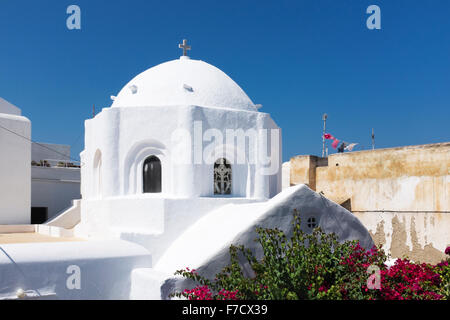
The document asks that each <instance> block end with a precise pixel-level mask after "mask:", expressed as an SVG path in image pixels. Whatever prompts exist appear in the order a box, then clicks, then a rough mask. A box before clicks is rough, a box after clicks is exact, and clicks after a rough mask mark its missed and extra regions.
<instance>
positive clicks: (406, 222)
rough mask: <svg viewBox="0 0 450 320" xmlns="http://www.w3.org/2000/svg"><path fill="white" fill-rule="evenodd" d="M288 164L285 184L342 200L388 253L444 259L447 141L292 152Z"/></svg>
mask: <svg viewBox="0 0 450 320" xmlns="http://www.w3.org/2000/svg"><path fill="white" fill-rule="evenodd" d="M327 160H328V161H327ZM290 165H291V170H290V183H291V185H295V184H300V183H304V184H308V185H309V186H310V187H311V188H312V189H314V190H316V191H317V192H320V193H322V194H323V195H324V196H325V197H327V198H328V199H331V200H333V201H335V202H336V203H338V204H343V205H344V206H345V207H346V208H347V209H349V210H351V211H352V212H354V214H355V215H356V216H358V218H359V219H360V220H361V221H362V222H363V224H365V226H366V227H367V229H369V231H370V232H371V233H372V235H373V237H374V240H375V241H376V242H377V244H382V245H384V246H385V249H387V250H388V251H389V252H391V254H392V255H393V256H394V257H402V255H407V256H409V257H410V258H411V259H414V258H415V259H419V260H427V261H429V262H435V261H437V260H439V259H440V258H442V257H444V255H443V253H442V252H443V250H445V247H446V246H447V245H450V196H449V193H450V175H449V172H450V143H440V144H431V145H422V146H411V147H400V148H392V149H379V150H374V151H372V150H370V151H360V152H352V153H343V154H333V155H331V156H329V157H328V159H322V158H318V157H314V156H298V157H295V158H292V159H291V161H290ZM433 250H435V251H433ZM441 253H442V254H441Z"/></svg>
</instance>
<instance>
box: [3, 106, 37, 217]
mask: <svg viewBox="0 0 450 320" xmlns="http://www.w3.org/2000/svg"><path fill="white" fill-rule="evenodd" d="M12 111H14V110H12ZM0 126H2V127H3V128H0V154H1V156H0V224H28V223H30V221H31V214H30V211H31V179H30V176H31V144H30V140H29V139H30V138H31V122H30V121H29V120H28V119H27V118H25V117H22V116H19V115H14V114H4V113H0ZM5 128H6V129H8V130H10V131H12V132H14V133H16V134H14V133H11V132H10V131H8V130H5Z"/></svg>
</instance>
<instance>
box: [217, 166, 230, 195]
mask: <svg viewBox="0 0 450 320" xmlns="http://www.w3.org/2000/svg"><path fill="white" fill-rule="evenodd" d="M231 178H232V176H231V165H230V163H229V162H228V160H227V159H223V158H222V159H219V160H217V161H216V163H215V164H214V194H231V191H232V190H231Z"/></svg>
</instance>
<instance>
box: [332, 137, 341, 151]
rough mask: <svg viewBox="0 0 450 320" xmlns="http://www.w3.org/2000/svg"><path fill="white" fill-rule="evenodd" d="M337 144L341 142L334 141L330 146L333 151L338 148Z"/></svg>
mask: <svg viewBox="0 0 450 320" xmlns="http://www.w3.org/2000/svg"><path fill="white" fill-rule="evenodd" d="M339 142H341V141H339V140H338V139H334V142H333V144H332V145H331V146H332V147H333V149H336V148H337V147H338V145H339Z"/></svg>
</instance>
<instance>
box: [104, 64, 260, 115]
mask: <svg viewBox="0 0 450 320" xmlns="http://www.w3.org/2000/svg"><path fill="white" fill-rule="evenodd" d="M175 105H195V106H202V107H215V108H231V109H239V110H248V111H256V110H257V108H256V107H255V105H254V104H253V102H252V101H251V100H250V98H249V97H248V96H247V95H246V94H245V92H244V91H243V90H242V89H241V88H240V87H239V86H238V85H237V84H236V82H234V81H233V80H232V79H231V78H230V77H228V76H227V75H226V74H225V73H223V72H222V71H221V70H219V69H217V68H216V67H214V66H212V65H210V64H208V63H206V62H203V61H199V60H192V59H189V57H181V58H180V59H177V60H173V61H169V62H165V63H162V64H160V65H158V66H156V67H153V68H150V69H148V70H147V71H144V72H143V73H141V74H139V75H138V76H136V77H135V78H134V79H133V80H131V81H130V82H129V83H128V84H127V85H126V86H125V87H124V88H123V89H122V90H121V91H120V92H119V95H118V96H117V97H116V98H115V100H114V103H113V105H112V107H143V106H175Z"/></svg>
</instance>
